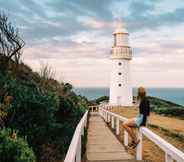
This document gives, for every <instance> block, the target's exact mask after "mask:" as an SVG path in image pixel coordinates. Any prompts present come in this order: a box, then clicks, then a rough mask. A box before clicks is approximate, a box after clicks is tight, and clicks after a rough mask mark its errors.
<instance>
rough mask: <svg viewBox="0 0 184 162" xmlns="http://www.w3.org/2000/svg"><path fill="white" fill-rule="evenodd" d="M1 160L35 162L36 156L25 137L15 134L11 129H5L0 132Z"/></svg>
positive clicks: (6, 161) (7, 161)
mask: <svg viewBox="0 0 184 162" xmlns="http://www.w3.org/2000/svg"><path fill="white" fill-rule="evenodd" d="M0 161H1V162H35V161H36V158H35V155H34V153H33V150H32V149H31V148H30V147H29V146H28V143H27V142H26V141H25V140H24V139H23V138H20V137H16V135H15V134H14V136H13V135H12V131H11V130H10V129H3V130H1V132H0Z"/></svg>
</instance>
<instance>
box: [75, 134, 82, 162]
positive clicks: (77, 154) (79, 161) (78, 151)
mask: <svg viewBox="0 0 184 162" xmlns="http://www.w3.org/2000/svg"><path fill="white" fill-rule="evenodd" d="M76 162H81V136H79V141H78V147H77V153H76Z"/></svg>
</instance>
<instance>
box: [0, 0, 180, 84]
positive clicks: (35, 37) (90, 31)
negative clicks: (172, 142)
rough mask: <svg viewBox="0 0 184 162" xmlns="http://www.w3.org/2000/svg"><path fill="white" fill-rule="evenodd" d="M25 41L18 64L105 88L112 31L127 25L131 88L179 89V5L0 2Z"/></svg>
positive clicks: (161, 1)
mask: <svg viewBox="0 0 184 162" xmlns="http://www.w3.org/2000/svg"><path fill="white" fill-rule="evenodd" d="M0 9H1V10H2V11H3V12H5V13H7V14H8V15H9V17H10V20H11V21H12V22H13V24H15V25H16V26H17V27H18V28H19V31H20V34H21V36H22V37H23V39H24V40H25V42H26V46H25V48H24V54H23V61H24V62H25V63H28V64H29V65H30V66H31V67H32V68H33V69H34V70H37V71H38V70H39V69H40V64H42V63H48V64H49V65H50V66H52V67H53V69H54V70H55V73H56V75H55V77H56V78H57V79H58V80H64V81H67V82H71V83H72V84H73V85H74V86H80V87H81V86H82V87H85V86H102V87H105V86H108V85H109V79H110V70H111V61H110V59H109V57H110V49H111V46H112V41H113V39H112V32H113V30H114V21H115V19H116V18H117V17H119V18H122V19H123V20H124V21H125V22H126V23H127V28H128V30H129V34H130V37H129V38H130V45H131V47H132V48H133V60H132V61H131V69H132V82H133V85H134V86H139V85H144V86H147V87H184V75H183V73H184V16H183V15H184V2H183V0H175V1H173V0H39V1H38V0H6V1H5V0H0Z"/></svg>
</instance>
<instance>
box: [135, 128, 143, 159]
mask: <svg viewBox="0 0 184 162" xmlns="http://www.w3.org/2000/svg"><path fill="white" fill-rule="evenodd" d="M137 136H138V139H139V140H140V142H139V144H138V145H137V147H136V160H142V132H141V131H138V134H137Z"/></svg>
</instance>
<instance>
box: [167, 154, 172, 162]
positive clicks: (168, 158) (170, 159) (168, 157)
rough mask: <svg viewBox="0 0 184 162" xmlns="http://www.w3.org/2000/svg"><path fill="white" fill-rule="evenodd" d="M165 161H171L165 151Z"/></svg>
mask: <svg viewBox="0 0 184 162" xmlns="http://www.w3.org/2000/svg"><path fill="white" fill-rule="evenodd" d="M165 162H173V159H172V157H171V156H170V155H169V154H167V153H165Z"/></svg>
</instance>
